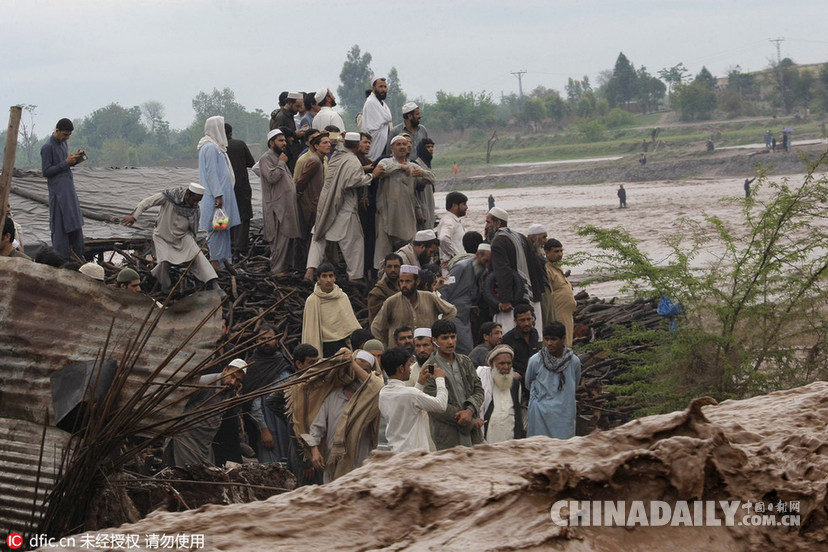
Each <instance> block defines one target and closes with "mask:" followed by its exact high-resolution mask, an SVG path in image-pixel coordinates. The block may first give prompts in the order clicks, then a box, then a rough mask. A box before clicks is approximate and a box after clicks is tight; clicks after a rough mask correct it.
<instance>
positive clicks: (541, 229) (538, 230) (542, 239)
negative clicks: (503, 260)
mask: <svg viewBox="0 0 828 552" xmlns="http://www.w3.org/2000/svg"><path fill="white" fill-rule="evenodd" d="M526 238H527V239H528V240H529V244H530V245H531V246H532V247H533V248H534V249H535V250H536V251H537V253H538V255H539V256H541V258H542V262H544V263H545V262H546V259H545V258H543V257H544V255H543V244H545V243H546V238H547V233H546V227H545V226H544V225H542V224H537V223H536V224H533V225H532V226H530V227H529V228H528V229H527V230H526Z"/></svg>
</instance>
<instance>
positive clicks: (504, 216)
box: [489, 207, 509, 222]
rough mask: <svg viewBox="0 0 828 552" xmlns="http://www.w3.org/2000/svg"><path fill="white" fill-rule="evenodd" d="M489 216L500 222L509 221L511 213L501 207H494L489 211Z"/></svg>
mask: <svg viewBox="0 0 828 552" xmlns="http://www.w3.org/2000/svg"><path fill="white" fill-rule="evenodd" d="M489 214H490V215H492V216H493V217H495V218H499V219H500V220H503V221H506V222H508V221H509V213H507V212H506V210H505V209H501V208H500V207H492V208H491V209H489Z"/></svg>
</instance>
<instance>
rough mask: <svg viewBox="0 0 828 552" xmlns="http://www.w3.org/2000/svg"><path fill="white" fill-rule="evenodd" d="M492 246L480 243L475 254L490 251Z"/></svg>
mask: <svg viewBox="0 0 828 552" xmlns="http://www.w3.org/2000/svg"><path fill="white" fill-rule="evenodd" d="M491 250H492V246H491V245H490V244H488V243H481V244H480V245H478V246H477V252H478V253H480V252H481V251H491Z"/></svg>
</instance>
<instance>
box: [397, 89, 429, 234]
mask: <svg viewBox="0 0 828 552" xmlns="http://www.w3.org/2000/svg"><path fill="white" fill-rule="evenodd" d="M402 116H403V122H402V123H400V124H398V125H397V126H395V127H394V128H392V129H391V138H394V137H395V136H399V135H400V134H402V133H406V134H408V135H409V136H411V145H412V148H411V151H410V152H408V158H409V159H410V160H411V161H414V160H415V159H417V146H419V144H420V142H421V141H422V140H423V138H428V130H426V127H424V126H423V125H421V124H420V119H422V115H421V114H420V108H419V106H418V105H417V104H416V103H414V102H406V103H405V104H403V106H402ZM432 228H433V227H432Z"/></svg>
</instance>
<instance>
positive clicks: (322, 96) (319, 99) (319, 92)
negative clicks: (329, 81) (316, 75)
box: [313, 88, 328, 104]
mask: <svg viewBox="0 0 828 552" xmlns="http://www.w3.org/2000/svg"><path fill="white" fill-rule="evenodd" d="M327 95H328V89H327V88H320V89H319V90H317V91H316V94H314V95H313V99H314V100H316V103H318V104H321V103H322V101H323V100H324V99H325V96H327Z"/></svg>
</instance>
